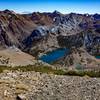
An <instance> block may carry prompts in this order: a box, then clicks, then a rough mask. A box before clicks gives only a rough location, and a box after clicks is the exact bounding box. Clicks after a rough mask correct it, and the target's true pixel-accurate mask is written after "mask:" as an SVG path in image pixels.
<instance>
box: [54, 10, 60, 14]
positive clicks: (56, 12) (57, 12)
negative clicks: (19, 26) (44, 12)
mask: <svg viewBox="0 0 100 100" xmlns="http://www.w3.org/2000/svg"><path fill="white" fill-rule="evenodd" d="M53 14H61V13H60V12H59V11H57V10H55V11H54V12H53Z"/></svg>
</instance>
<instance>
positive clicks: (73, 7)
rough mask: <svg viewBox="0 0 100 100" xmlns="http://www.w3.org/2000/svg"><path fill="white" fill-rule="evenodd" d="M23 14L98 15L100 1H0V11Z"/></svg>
mask: <svg viewBox="0 0 100 100" xmlns="http://www.w3.org/2000/svg"><path fill="white" fill-rule="evenodd" d="M5 9H9V10H14V11H15V12H17V13H23V12H38V11H39V12H53V11H55V10H57V11H59V12H61V13H65V14H67V13H71V12H73V13H81V14H83V13H89V14H94V13H99V14H100V0H0V10H5Z"/></svg>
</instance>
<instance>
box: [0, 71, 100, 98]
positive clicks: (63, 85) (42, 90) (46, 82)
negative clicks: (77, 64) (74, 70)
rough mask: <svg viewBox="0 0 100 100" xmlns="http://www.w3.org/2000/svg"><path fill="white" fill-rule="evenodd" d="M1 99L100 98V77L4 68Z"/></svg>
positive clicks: (0, 88) (1, 75)
mask: <svg viewBox="0 0 100 100" xmlns="http://www.w3.org/2000/svg"><path fill="white" fill-rule="evenodd" d="M0 100H100V78H90V77H88V76H84V77H79V76H63V75H54V74H46V73H43V74H42V73H40V72H34V71H28V72H19V71H7V70H5V71H4V72H3V73H1V74H0Z"/></svg>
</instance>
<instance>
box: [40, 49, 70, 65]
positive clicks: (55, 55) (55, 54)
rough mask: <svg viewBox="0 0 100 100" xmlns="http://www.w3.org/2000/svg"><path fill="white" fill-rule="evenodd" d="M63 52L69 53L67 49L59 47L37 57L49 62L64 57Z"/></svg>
mask: <svg viewBox="0 0 100 100" xmlns="http://www.w3.org/2000/svg"><path fill="white" fill-rule="evenodd" d="M65 54H66V55H67V54H69V49H67V48H60V49H56V50H54V51H52V52H49V53H47V54H46V55H43V56H41V57H40V58H39V59H40V60H42V61H43V62H46V63H49V64H50V63H53V62H55V61H57V60H59V59H60V58H62V57H64V56H65Z"/></svg>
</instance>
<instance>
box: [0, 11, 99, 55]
mask: <svg viewBox="0 0 100 100" xmlns="http://www.w3.org/2000/svg"><path fill="white" fill-rule="evenodd" d="M88 32H89V33H90V34H91V36H92V35H93V37H98V39H99V40H98V41H99V42H100V14H94V15H89V14H76V13H70V14H62V13H60V12H58V11H54V12H53V13H46V12H44V13H40V12H33V13H30V14H17V13H15V12H14V11H10V10H4V11H0V47H1V48H6V47H9V46H13V45H14V46H16V47H18V48H19V49H21V50H23V51H26V52H28V53H31V54H33V55H34V54H35V53H36V52H38V51H43V52H48V51H49V50H53V49H55V48H59V47H61V43H62V42H61V41H62V40H64V39H63V38H64V37H67V36H68V37H69V38H68V39H67V40H66V41H69V42H70V47H71V46H75V45H78V44H80V43H81V44H80V45H79V46H82V45H83V43H84V42H83V41H84V39H83V38H84V35H86V34H87V33H88ZM77 35H78V36H77ZM61 36H62V37H63V38H59V37H61ZM73 36H76V38H72V37H73ZM59 39H60V40H59ZM73 39H74V40H73ZM79 39H80V40H79ZM78 40H79V41H78ZM75 41H76V42H75ZM80 41H81V42H80ZM73 42H74V43H73ZM65 44H66V43H65ZM63 46H68V45H67V44H66V45H63ZM90 51H91V50H90ZM96 53H100V52H96Z"/></svg>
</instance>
